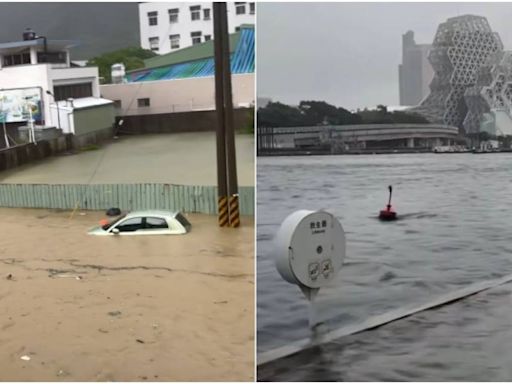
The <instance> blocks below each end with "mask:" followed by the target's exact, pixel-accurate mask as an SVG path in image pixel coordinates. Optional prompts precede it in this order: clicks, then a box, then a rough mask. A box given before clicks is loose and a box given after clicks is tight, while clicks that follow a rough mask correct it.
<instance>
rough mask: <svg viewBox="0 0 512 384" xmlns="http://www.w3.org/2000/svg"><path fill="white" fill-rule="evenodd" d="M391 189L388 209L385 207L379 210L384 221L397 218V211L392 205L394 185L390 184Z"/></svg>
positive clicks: (380, 217)
mask: <svg viewBox="0 0 512 384" xmlns="http://www.w3.org/2000/svg"><path fill="white" fill-rule="evenodd" d="M388 189H389V201H388V205H387V206H386V209H383V210H382V211H380V212H379V219H380V220H383V221H391V220H396V212H395V211H394V210H393V207H392V206H391V194H392V193H393V187H392V186H391V185H390V186H389V187H388Z"/></svg>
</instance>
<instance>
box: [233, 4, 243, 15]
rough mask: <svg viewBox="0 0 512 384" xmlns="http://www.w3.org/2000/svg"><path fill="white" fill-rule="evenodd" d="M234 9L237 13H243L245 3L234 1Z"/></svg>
mask: <svg viewBox="0 0 512 384" xmlns="http://www.w3.org/2000/svg"><path fill="white" fill-rule="evenodd" d="M235 10H236V14H237V15H245V3H235Z"/></svg>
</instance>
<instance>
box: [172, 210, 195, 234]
mask: <svg viewBox="0 0 512 384" xmlns="http://www.w3.org/2000/svg"><path fill="white" fill-rule="evenodd" d="M175 218H176V220H178V221H179V222H180V223H181V225H183V227H185V229H186V230H187V231H190V228H191V227H192V225H191V224H190V222H189V221H188V220H187V219H186V218H185V216H183V215H182V214H181V213H177V214H176V216H175Z"/></svg>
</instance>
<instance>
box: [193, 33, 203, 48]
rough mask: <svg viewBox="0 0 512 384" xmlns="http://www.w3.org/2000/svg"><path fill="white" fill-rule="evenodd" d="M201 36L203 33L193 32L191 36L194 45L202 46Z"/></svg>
mask: <svg viewBox="0 0 512 384" xmlns="http://www.w3.org/2000/svg"><path fill="white" fill-rule="evenodd" d="M201 34H202V32H201V31H198V32H192V33H191V34H190V37H191V38H192V45H195V44H201Z"/></svg>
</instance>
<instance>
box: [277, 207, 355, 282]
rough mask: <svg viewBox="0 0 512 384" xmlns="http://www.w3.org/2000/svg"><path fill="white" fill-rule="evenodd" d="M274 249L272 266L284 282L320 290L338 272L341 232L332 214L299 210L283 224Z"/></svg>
mask: <svg viewBox="0 0 512 384" xmlns="http://www.w3.org/2000/svg"><path fill="white" fill-rule="evenodd" d="M275 246H276V267H277V270H278V271H279V273H280V274H281V276H282V277H283V278H284V279H285V280H286V281H288V282H290V283H293V284H298V285H302V286H305V287H308V288H321V287H324V286H326V285H327V284H328V283H329V282H330V281H331V280H333V279H334V277H335V276H336V275H337V274H338V272H339V271H340V269H341V266H342V264H343V259H344V258H345V232H344V231H343V227H342V226H341V223H340V222H339V221H338V219H336V218H335V217H334V216H333V215H332V214H330V213H328V212H325V211H306V210H301V211H296V212H294V213H292V214H291V215H290V216H288V217H287V218H286V219H285V220H284V221H283V223H282V224H281V227H280V228H279V230H278V232H277V236H276V239H275Z"/></svg>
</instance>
